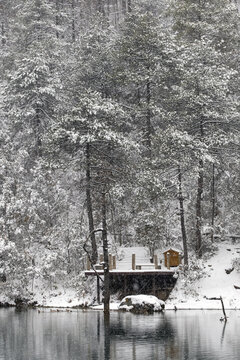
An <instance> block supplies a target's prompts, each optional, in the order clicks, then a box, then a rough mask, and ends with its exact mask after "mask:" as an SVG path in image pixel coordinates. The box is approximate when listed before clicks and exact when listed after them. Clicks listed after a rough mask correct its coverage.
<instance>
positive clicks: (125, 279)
mask: <svg viewBox="0 0 240 360" xmlns="http://www.w3.org/2000/svg"><path fill="white" fill-rule="evenodd" d="M123 291H124V296H126V295H127V276H126V275H124V290H123Z"/></svg>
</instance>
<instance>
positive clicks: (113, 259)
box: [112, 255, 117, 270]
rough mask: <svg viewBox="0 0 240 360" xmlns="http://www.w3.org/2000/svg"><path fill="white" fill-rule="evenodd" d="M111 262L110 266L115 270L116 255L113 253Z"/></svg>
mask: <svg viewBox="0 0 240 360" xmlns="http://www.w3.org/2000/svg"><path fill="white" fill-rule="evenodd" d="M112 262H113V266H112V268H113V270H116V268H117V266H116V255H113V257H112Z"/></svg>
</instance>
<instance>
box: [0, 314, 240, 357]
mask: <svg viewBox="0 0 240 360" xmlns="http://www.w3.org/2000/svg"><path fill="white" fill-rule="evenodd" d="M42 311H43V312H40V313H38V311H37V310H29V311H22V312H17V311H15V309H12V308H11V309H0V360H55V359H56V360H116V359H117V360H120V359H121V360H125V359H126V360H148V359H149V360H156V359H159V360H160V359H161V360H168V359H169V360H170V359H174V360H175V359H176V360H182V359H184V360H188V359H189V360H195V359H196V360H215V359H216V360H226V359H227V360H239V359H240V338H239V334H240V312H239V311H228V312H227V315H228V316H229V319H228V322H227V323H226V324H225V323H224V322H221V321H219V319H220V317H221V315H222V314H221V311H177V312H172V311H168V312H166V313H165V314H154V315H149V316H142V315H132V314H129V313H118V312H113V313H111V320H110V325H109V326H108V325H107V324H106V325H105V326H104V319H103V314H102V312H98V311H81V310H79V311H77V310H73V312H71V313H70V312H66V311H64V312H50V310H49V309H46V310H42Z"/></svg>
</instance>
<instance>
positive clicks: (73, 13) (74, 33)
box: [72, 0, 76, 42]
mask: <svg viewBox="0 0 240 360" xmlns="http://www.w3.org/2000/svg"><path fill="white" fill-rule="evenodd" d="M72 41H73V42H75V41H76V24H75V0H72Z"/></svg>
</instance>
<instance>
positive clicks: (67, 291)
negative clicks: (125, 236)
mask: <svg viewBox="0 0 240 360" xmlns="http://www.w3.org/2000/svg"><path fill="white" fill-rule="evenodd" d="M217 245H218V251H217V252H216V254H215V255H213V256H212V257H211V258H210V259H209V260H206V261H205V260H198V261H197V263H196V264H195V265H197V266H196V269H195V270H194V269H193V270H191V271H190V274H189V275H187V276H184V274H182V273H180V275H179V278H178V281H177V284H176V286H175V288H174V289H173V291H172V293H171V294H170V297H169V299H168V300H167V301H166V307H165V308H166V310H169V309H174V308H175V307H177V309H221V302H220V301H218V300H207V298H209V297H219V296H222V298H223V301H224V305H225V308H226V309H240V289H235V288H234V285H236V286H239V287H240V273H238V272H237V271H236V270H233V271H232V272H230V274H227V273H226V271H225V269H231V268H232V261H233V260H234V259H236V258H238V257H239V256H240V244H230V243H219V244H217ZM133 253H135V254H136V264H146V263H149V253H148V250H147V249H146V248H144V247H132V248H129V247H128V248H121V249H120V250H119V254H118V255H119V259H118V260H117V269H119V270H131V265H132V254H133ZM162 269H163V270H165V267H163V266H162ZM87 281H88V282H89V283H88V288H89V292H88V294H85V295H84V294H83V293H81V295H80V294H79V293H78V292H77V290H76V289H71V288H68V287H67V286H66V284H65V286H64V287H61V285H59V286H58V287H57V288H56V289H55V290H50V289H45V288H44V287H43V286H39V288H35V291H34V296H33V300H34V301H37V302H38V304H39V305H40V306H48V307H75V306H76V307H77V306H82V305H87V306H88V305H90V304H91V303H92V301H93V297H94V296H95V295H94V294H95V292H96V284H95V281H91V280H90V279H89V280H87ZM0 285H1V284H0ZM42 285H43V284H42ZM3 288H4V284H2V285H1V291H0V302H2V303H5V302H8V303H10V304H11V303H13V300H12V299H11V298H9V297H7V296H6V295H4V289H3ZM129 295H130V294H129ZM112 301H113V302H112V303H111V304H110V309H111V310H117V309H118V306H119V302H114V299H113V298H112ZM94 309H103V306H102V305H100V306H95V307H94Z"/></svg>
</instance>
